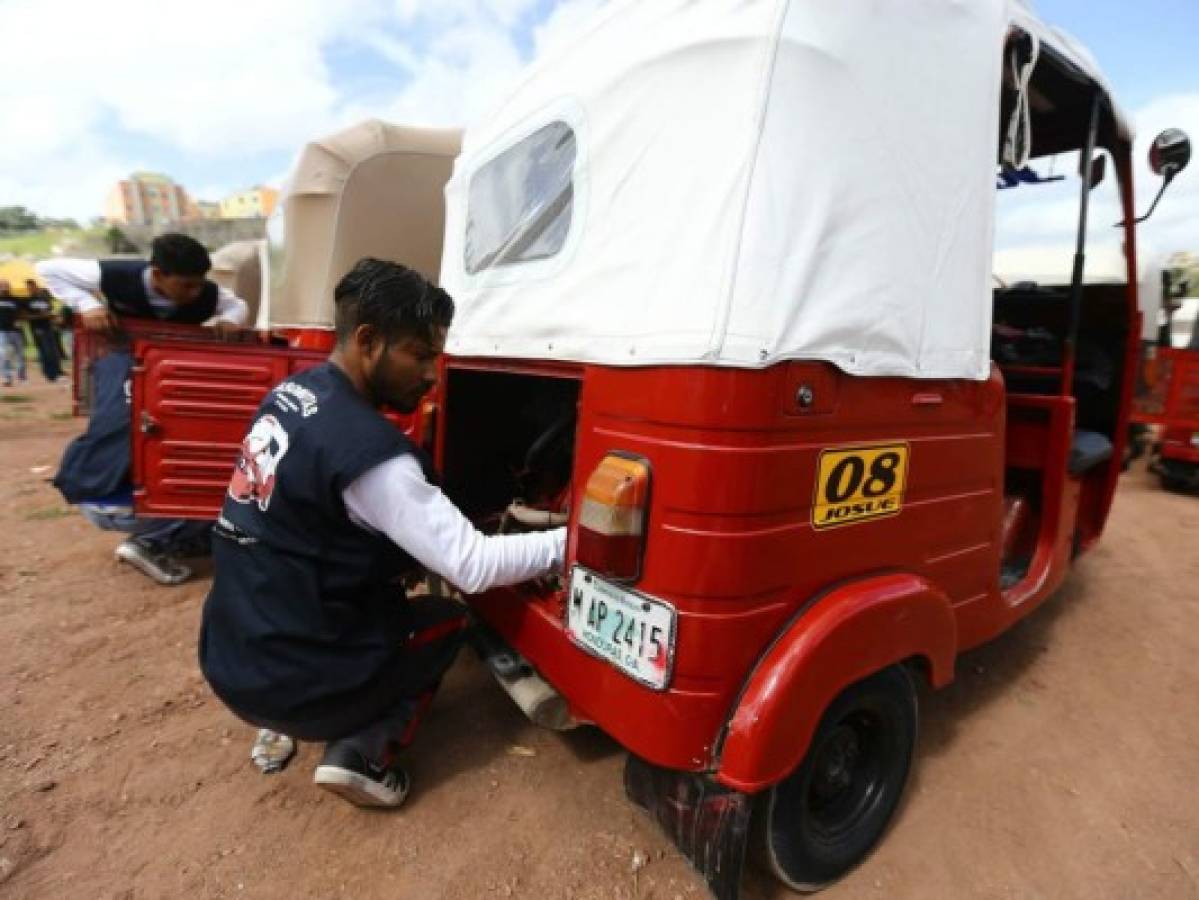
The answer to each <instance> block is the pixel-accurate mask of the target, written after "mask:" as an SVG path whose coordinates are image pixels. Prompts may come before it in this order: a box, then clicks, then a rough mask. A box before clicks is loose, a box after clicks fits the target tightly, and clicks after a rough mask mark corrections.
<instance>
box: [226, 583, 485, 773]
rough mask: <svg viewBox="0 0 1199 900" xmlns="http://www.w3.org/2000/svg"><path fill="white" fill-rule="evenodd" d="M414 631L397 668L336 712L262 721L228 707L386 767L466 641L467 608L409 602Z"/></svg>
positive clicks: (436, 601)
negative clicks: (341, 745) (350, 749)
mask: <svg viewBox="0 0 1199 900" xmlns="http://www.w3.org/2000/svg"><path fill="white" fill-rule="evenodd" d="M411 610H412V632H411V634H410V636H409V638H408V640H407V642H406V643H405V646H404V650H403V653H402V655H401V657H400V659H399V661H398V662H397V665H396V667H395V668H394V669H393V670H392V671H391V672H389V673H388V674H387V675H385V676H384V677H382V678H379V679H376V680H375V682H374V683H373V684H371V685H370V686H369V687H367V688H366V689H364V690H363V691H362V693H361V694H359V695H357V696H353V697H348V698H345V699H344V701H343V702H340V703H338V705H337V707H336V708H334V709H330V710H328V711H323V712H321V713H318V714H315V715H313V716H311V717H303V718H300V719H297V720H295V721H279V720H273V719H262V718H260V717H258V716H254V715H250V714H247V713H245V712H244V711H243V710H239V709H237V708H234V707H231V709H232V710H233V712H234V713H235V714H236V715H237V716H238V717H239V718H241V719H243V720H245V721H246V722H249V723H250V724H251V725H257V726H258V727H259V728H269V729H271V730H272V731H278V732H281V733H283V734H286V735H289V736H290V737H293V738H297V739H299V740H304V741H326V742H330V743H332V742H341V741H345V742H346V743H348V744H350V745H351V746H352V747H354V749H356V750H357V751H358V752H359V753H361V754H362V755H363V756H365V757H366V758H367V759H369V760H371V761H372V762H375V763H377V764H383V765H386V764H388V763H389V762H390V759H391V756H392V754H393V753H394V752H395V751H396V750H398V749H400V748H403V747H406V746H408V744H410V743H411V742H412V738H413V736H414V734H415V732H416V728H417V726H418V725H419V724H420V720H421V717H422V715H423V714H424V712H425V710H426V709H427V708H428V706H429V703H430V702H432V700H433V695H434V693H436V691H437V688H438V687H439V686H440V684H441V679H442V676H444V675H445V673H446V672H447V671H448V670H449V668H450V666H451V665H453V662H454V659H455V657H457V655H458V651H459V649H461V647H462V644H463V642H464V640H465V637H466V626H467V618H466V607H465V606H463V605H462V604H461V603H457V602H455V601H453V600H447V599H445V598H444V597H417V598H414V599H413V600H412V601H411Z"/></svg>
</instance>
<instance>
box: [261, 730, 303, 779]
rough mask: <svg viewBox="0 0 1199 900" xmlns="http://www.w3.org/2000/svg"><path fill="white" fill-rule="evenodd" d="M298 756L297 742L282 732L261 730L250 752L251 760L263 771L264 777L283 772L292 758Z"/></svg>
mask: <svg viewBox="0 0 1199 900" xmlns="http://www.w3.org/2000/svg"><path fill="white" fill-rule="evenodd" d="M295 755H296V742H295V741H294V740H292V739H291V738H290V737H288V736H287V735H286V734H283V733H282V732H280V731H271V730H270V729H269V728H260V729H259V730H258V736H257V737H256V738H255V739H254V747H253V749H251V750H250V759H252V760H253V761H254V765H256V766H258V768H259V769H261V770H262V774H263V775H274V774H275V773H276V772H282V771H283V770H284V768H286V766H287V764H288V763H289V762H291V758H292V757H293V756H295Z"/></svg>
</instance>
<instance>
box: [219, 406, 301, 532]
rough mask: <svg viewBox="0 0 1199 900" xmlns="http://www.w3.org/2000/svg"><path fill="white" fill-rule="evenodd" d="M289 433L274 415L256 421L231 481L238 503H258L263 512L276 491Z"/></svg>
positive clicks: (232, 492) (243, 442) (246, 439)
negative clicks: (276, 475)
mask: <svg viewBox="0 0 1199 900" xmlns="http://www.w3.org/2000/svg"><path fill="white" fill-rule="evenodd" d="M288 444H289V440H288V437H287V432H286V431H284V430H283V426H282V425H280V424H279V420H278V419H276V418H275V417H274V416H272V415H265V416H263V417H262V418H260V419H259V420H258V421H257V422H255V423H254V426H253V427H252V428H251V429H250V433H249V434H247V435H246V438H245V440H244V441H242V442H241V453H240V454H239V455H238V457H237V465H236V466H235V467H234V469H233V477H232V478H231V479H230V480H229V496H230V497H232V498H233V499H234V500H236V501H237V502H238V503H257V504H258V508H259V509H260V510H262V511H263V512H266V509H267V507H268V506H270V504H271V494H273V493H274V491H275V473H276V470H277V469H278V468H279V463H280V462H281V461H282V459H283V457H284V455H285V454H286V453H287V448H288Z"/></svg>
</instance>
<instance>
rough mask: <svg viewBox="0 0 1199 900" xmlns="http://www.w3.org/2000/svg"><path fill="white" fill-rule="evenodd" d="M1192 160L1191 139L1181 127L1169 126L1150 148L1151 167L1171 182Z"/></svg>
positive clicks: (1156, 173) (1154, 171)
mask: <svg viewBox="0 0 1199 900" xmlns="http://www.w3.org/2000/svg"><path fill="white" fill-rule="evenodd" d="M1190 161H1191V139H1190V138H1188V137H1187V134H1186V132H1185V131H1183V130H1182V129H1180V128H1167V129H1166V130H1165V131H1163V132H1162V133H1161V134H1159V135H1158V136H1157V137H1156V138H1154V139H1153V145H1152V146H1151V147H1150V148H1149V168H1151V169H1152V170H1153V174H1154V175H1160V176H1161V177H1162V178H1164V179H1166V183H1167V184H1169V183H1170V182H1171V181H1173V179H1174V176H1175V175H1177V174H1178V173H1179V172H1181V171H1182V170H1183V169H1185V168H1186V167H1187V163H1189V162H1190Z"/></svg>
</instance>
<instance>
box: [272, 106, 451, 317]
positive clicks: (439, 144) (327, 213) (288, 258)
mask: <svg viewBox="0 0 1199 900" xmlns="http://www.w3.org/2000/svg"><path fill="white" fill-rule="evenodd" d="M461 139H462V135H461V132H459V131H456V130H449V129H431V128H409V127H404V126H399V125H389V124H387V123H385V122H380V121H378V120H377V119H370V120H368V121H365V122H362V123H361V124H358V125H355V126H353V127H351V128H347V129H346V130H345V131H341V132H338V133H337V134H334V135H331V136H329V137H326V138H322V139H321V140H318V141H313V142H312V143H310V144H308V145H307V146H305V147H304V150H303V152H302V153H301V154H300V158H299V161H298V162H297V163H296V167H295V170H294V171H293V172H292V175H291V180H290V183H289V185H288V189H287V192H286V196H285V198H284V202H283V219H282V222H283V229H282V231H283V233H282V234H279V233H277V229H275V228H272V229H271V231H272V235H271V238H272V245H273V246H272V263H271V284H270V295H271V297H270V304H271V306H270V321H271V324H272V325H274V326H277V327H287V326H300V327H312V326H317V327H332V325H333V288H334V287H335V286H336V284H337V282H338V281H339V280H340V279H341V277H342V276H343V275H345V273H346V272H348V271H349V270H350V269H351V268H353V266H354V263H355V262H357V261H358V260H359V259H361V258H362V257H364V256H376V257H378V258H380V259H388V260H393V261H395V262H401V263H404V264H405V265H407V266H410V267H411V268H413V269H416V270H417V271H418V272H420V273H421V274H422V275H424V276H425V277H426V278H430V279H434V280H435V279H436V278H437V277H438V273H439V270H440V268H441V241H442V234H443V231H444V228H445V198H444V188H445V183H446V181H447V180H448V179H449V177H450V170H451V166H452V164H453V160H454V157H455V156H457V155H458V149H459V147H460V145H461Z"/></svg>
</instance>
